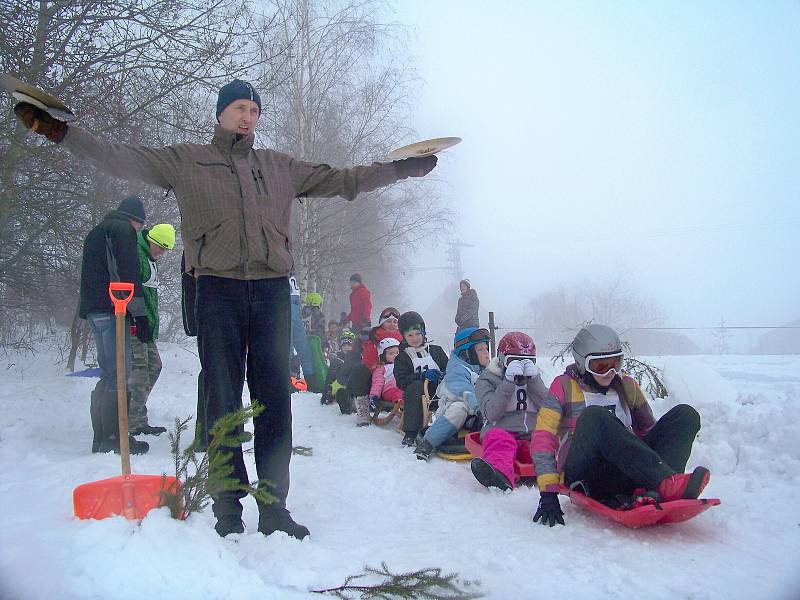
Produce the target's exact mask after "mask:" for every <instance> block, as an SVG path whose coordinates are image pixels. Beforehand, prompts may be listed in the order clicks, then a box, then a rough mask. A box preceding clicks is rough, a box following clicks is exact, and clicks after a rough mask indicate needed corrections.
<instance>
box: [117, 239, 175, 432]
mask: <svg viewBox="0 0 800 600" xmlns="http://www.w3.org/2000/svg"><path fill="white" fill-rule="evenodd" d="M137 241H138V247H139V270H140V272H141V275H142V293H143V294H144V307H145V311H146V312H147V320H148V321H149V322H150V329H151V332H152V340H150V341H149V342H143V341H141V340H139V339H138V338H131V378H130V390H131V400H130V410H129V411H128V432H129V433H130V434H131V435H140V434H144V435H161V434H162V433H164V432H165V431H166V430H167V429H166V428H165V427H154V426H152V425H150V424H149V423H148V421H147V398H148V397H149V396H150V392H151V391H152V389H153V386H155V384H156V381H157V380H158V376H159V375H160V374H161V356H159V354H158V346H157V345H156V339H158V265H157V264H156V261H157V260H158V259H159V258H160V257H161V256H162V255H163V254H164V253H165V252H166V251H167V250H172V249H173V248H174V247H175V228H174V227H173V226H172V225H170V224H168V223H159V224H158V225H153V227H152V228H150V229H143V230H141V231H140V232H139V233H138V234H137Z"/></svg>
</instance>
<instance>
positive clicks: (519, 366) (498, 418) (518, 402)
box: [470, 331, 547, 490]
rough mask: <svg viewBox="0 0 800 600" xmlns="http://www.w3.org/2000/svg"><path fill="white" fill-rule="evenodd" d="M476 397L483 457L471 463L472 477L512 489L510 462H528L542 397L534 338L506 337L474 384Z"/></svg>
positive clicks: (513, 477)
mask: <svg viewBox="0 0 800 600" xmlns="http://www.w3.org/2000/svg"><path fill="white" fill-rule="evenodd" d="M475 393H476V395H477V397H478V402H479V404H480V411H481V413H482V414H483V418H484V421H485V423H484V426H483V428H482V429H481V442H482V444H483V457H482V458H473V459H472V461H471V462H470V468H471V469H472V474H473V475H474V476H475V479H477V480H478V482H479V483H480V484H481V485H483V486H485V487H497V488H500V489H501V490H508V489H511V488H513V487H514V485H515V484H516V481H517V474H516V473H515V472H514V460H515V459H516V458H517V457H519V458H520V460H521V461H523V462H529V461H530V435H531V433H532V432H533V428H534V425H535V423H536V413H537V412H538V410H539V406H541V404H542V402H543V401H544V398H545V396H546V395H547V386H545V384H544V382H543V381H542V376H541V372H540V370H539V368H538V367H537V366H536V345H535V344H534V342H533V339H532V338H531V337H530V336H529V335H527V334H525V333H522V332H521V331H511V332H509V333H507V334H505V335H504V336H503V337H502V338H501V339H500V341H499V342H498V344H497V357H496V358H493V359H492V360H491V361H490V362H489V365H488V366H487V367H486V369H484V371H483V373H481V375H480V377H478V379H477V381H476V382H475Z"/></svg>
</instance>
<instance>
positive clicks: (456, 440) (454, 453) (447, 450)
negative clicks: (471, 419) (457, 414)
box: [436, 429, 472, 461]
mask: <svg viewBox="0 0 800 600" xmlns="http://www.w3.org/2000/svg"><path fill="white" fill-rule="evenodd" d="M467 435H469V432H468V431H466V430H465V429H462V430H461V431H459V432H458V434H457V435H455V436H453V437H452V438H450V439H449V440H447V441H446V442H445V443H444V444H442V445H441V446H439V447H438V448H437V449H436V456H438V457H440V458H443V459H445V460H455V461H461V460H470V459H471V458H472V453H471V452H470V451H469V450H467V445H466V442H465V439H466V437H467Z"/></svg>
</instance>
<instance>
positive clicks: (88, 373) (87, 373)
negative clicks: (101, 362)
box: [65, 367, 100, 377]
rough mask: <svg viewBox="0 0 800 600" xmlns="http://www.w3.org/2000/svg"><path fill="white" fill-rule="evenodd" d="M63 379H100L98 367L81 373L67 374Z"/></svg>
mask: <svg viewBox="0 0 800 600" xmlns="http://www.w3.org/2000/svg"><path fill="white" fill-rule="evenodd" d="M65 377H100V367H88V368H86V369H84V370H83V371H75V372H73V373H67V374H66V375H65Z"/></svg>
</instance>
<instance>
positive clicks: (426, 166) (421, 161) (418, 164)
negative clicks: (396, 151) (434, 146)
mask: <svg viewBox="0 0 800 600" xmlns="http://www.w3.org/2000/svg"><path fill="white" fill-rule="evenodd" d="M436 160H437V159H436V155H435V154H431V155H430V156H422V157H412V158H406V159H404V160H396V161H394V166H395V169H397V178H398V179H405V178H406V177H423V176H425V175H427V174H428V173H430V172H431V171H433V167H435V166H436Z"/></svg>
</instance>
